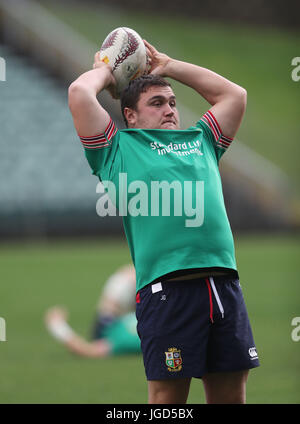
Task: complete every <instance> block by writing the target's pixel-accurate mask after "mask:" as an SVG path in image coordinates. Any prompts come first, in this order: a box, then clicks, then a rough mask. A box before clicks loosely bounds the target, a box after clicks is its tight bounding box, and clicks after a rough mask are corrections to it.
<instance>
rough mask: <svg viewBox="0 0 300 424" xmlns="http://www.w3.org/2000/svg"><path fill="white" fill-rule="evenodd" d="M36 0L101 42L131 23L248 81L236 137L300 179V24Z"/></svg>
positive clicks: (196, 103)
mask: <svg viewBox="0 0 300 424" xmlns="http://www.w3.org/2000/svg"><path fill="white" fill-rule="evenodd" d="M40 2H41V3H42V4H44V5H47V7H48V8H49V10H51V11H52V12H53V13H55V14H56V15H57V16H58V17H59V18H61V19H62V20H64V21H65V22H67V23H68V24H69V25H71V26H72V27H73V28H75V29H76V30H77V31H78V32H80V33H82V34H83V35H84V36H85V37H87V38H88V39H89V40H91V41H93V42H94V43H96V44H97V45H98V46H99V47H100V45H101V43H102V41H103V39H104V38H105V36H106V35H107V34H108V33H109V32H110V31H111V30H112V29H114V28H116V27H118V26H128V27H132V28H134V29H135V30H137V31H138V32H139V33H140V34H141V35H142V37H143V38H146V39H148V41H150V42H151V43H152V44H154V45H155V46H157V48H158V49H159V50H161V51H164V52H166V53H168V54H169V55H171V56H172V57H175V58H177V59H181V60H185V61H189V62H192V63H196V64H198V65H201V66H204V67H207V68H209V69H212V70H214V71H215V72H217V73H219V74H221V75H223V76H225V77H226V78H229V79H231V80H232V81H234V82H236V83H237V84H240V85H242V86H243V87H245V88H246V89H247V91H248V107H247V112H246V115H245V118H244V121H243V123H242V126H241V128H240V130H239V133H238V135H237V138H238V139H240V140H242V141H243V143H245V144H246V145H248V146H250V147H252V148H253V149H254V150H256V151H257V152H259V153H261V154H262V155H263V156H265V157H267V158H269V159H270V160H272V161H273V162H274V163H275V164H277V165H278V166H279V167H280V168H281V169H282V170H283V171H285V172H286V174H287V175H288V176H290V177H291V178H292V179H294V180H297V181H298V182H299V183H300V181H299V171H298V156H299V152H300V149H299V119H298V118H299V117H298V114H299V112H298V111H299V101H300V82H298V83H297V82H294V81H292V79H291V72H292V69H293V67H292V66H291V60H292V58H293V57H296V56H299V45H300V33H299V32H294V33H291V32H288V31H286V30H283V29H281V30H279V29H274V28H264V27H250V26H247V25H244V24H243V22H241V24H240V25H233V24H229V25H228V24H227V25H226V24H222V23H209V22H206V21H204V20H201V19H199V18H197V19H196V18H195V19H194V20H193V19H190V18H189V19H187V18H180V19H179V18H172V17H166V16H165V17H161V16H159V14H158V13H157V14H149V13H148V14H147V15H146V14H142V13H138V12H132V11H130V12H129V11H128V10H127V11H126V10H125V9H124V10H119V9H116V8H107V7H103V6H96V5H95V7H93V8H91V7H89V6H86V5H84V4H83V3H81V5H77V6H76V7H75V6H74V7H72V8H68V7H66V6H64V5H61V4H59V3H55V2H49V1H48V0H47V1H45V0H43V1H40ZM258 13H259V11H258ZM92 60H93V58H91V61H92ZM174 88H175V91H176V93H177V95H178V98H179V100H181V102H182V103H184V104H185V105H186V106H188V107H189V108H191V109H192V110H193V111H194V112H195V113H196V114H197V115H199V116H200V115H201V114H202V113H203V112H205V111H206V110H207V108H208V104H207V103H206V102H205V101H204V100H200V99H199V96H198V95H197V94H195V93H193V92H191V90H187V89H186V88H185V87H182V86H180V85H179V84H176V83H175V84H174Z"/></svg>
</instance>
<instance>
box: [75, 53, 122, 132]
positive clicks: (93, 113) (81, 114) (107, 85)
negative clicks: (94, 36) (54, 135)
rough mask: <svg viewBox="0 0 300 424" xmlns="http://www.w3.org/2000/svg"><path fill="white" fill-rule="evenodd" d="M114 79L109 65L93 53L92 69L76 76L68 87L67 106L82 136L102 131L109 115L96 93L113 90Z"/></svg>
mask: <svg viewBox="0 0 300 424" xmlns="http://www.w3.org/2000/svg"><path fill="white" fill-rule="evenodd" d="M114 85H115V79H114V77H113V75H112V70H111V68H110V66H109V65H107V64H105V63H104V62H102V61H100V59H99V52H97V53H96V54H95V62H94V65H93V69H92V70H90V71H88V72H85V73H84V74H82V75H81V76H80V77H79V78H77V79H76V80H75V81H74V82H73V83H72V84H71V85H70V87H69V107H70V110H71V113H72V116H73V121H74V125H75V128H76V131H77V133H78V134H79V135H82V136H86V137H88V136H93V135H95V134H101V133H104V131H105V129H106V128H107V126H108V124H109V122H110V116H109V114H108V113H107V112H106V110H105V109H104V108H103V107H102V106H101V105H100V103H99V102H98V99H97V94H98V93H100V92H101V91H102V90H104V89H109V90H113V87H114Z"/></svg>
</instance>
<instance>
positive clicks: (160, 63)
mask: <svg viewBox="0 0 300 424" xmlns="http://www.w3.org/2000/svg"><path fill="white" fill-rule="evenodd" d="M143 41H144V44H145V46H146V52H147V56H148V64H149V66H150V70H149V74H153V75H160V76H162V77H166V76H168V73H167V65H168V63H169V62H170V60H171V58H170V57H169V56H167V55H166V54H164V53H160V52H158V51H157V50H156V48H155V47H154V46H152V45H151V44H150V43H148V41H146V40H143Z"/></svg>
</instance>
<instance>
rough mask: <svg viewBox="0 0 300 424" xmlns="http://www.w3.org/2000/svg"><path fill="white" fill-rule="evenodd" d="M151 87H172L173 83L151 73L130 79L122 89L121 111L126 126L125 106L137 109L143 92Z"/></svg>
mask: <svg viewBox="0 0 300 424" xmlns="http://www.w3.org/2000/svg"><path fill="white" fill-rule="evenodd" d="M150 87H171V84H170V83H169V82H168V81H167V80H165V79H164V78H163V77H161V76H159V75H152V74H149V75H142V76H141V77H138V78H136V79H134V80H132V81H130V83H129V85H128V86H127V87H126V88H125V89H124V90H123V91H122V93H121V96H120V99H121V111H122V115H123V118H124V121H125V124H126V127H128V122H127V119H126V118H125V115H124V109H125V107H129V108H130V109H133V110H136V106H137V103H138V101H139V99H140V95H141V93H146V91H147V90H148V89H149V88H150Z"/></svg>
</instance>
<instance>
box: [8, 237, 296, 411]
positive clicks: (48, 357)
mask: <svg viewBox="0 0 300 424" xmlns="http://www.w3.org/2000/svg"><path fill="white" fill-rule="evenodd" d="M299 250H300V249H299V239H297V238H293V237H287V236H282V237H279V236H274V237H271V236H268V237H267V236H253V237H237V239H236V255H237V261H238V264H239V270H240V277H241V284H242V287H243V292H244V295H245V298H246V303H247V306H248V312H249V315H250V318H251V321H252V326H253V330H254V335H255V341H256V344H257V347H258V351H259V356H260V359H261V367H260V368H258V369H256V370H253V371H252V372H251V374H250V378H249V383H248V403H299V402H300V342H294V341H292V339H291V331H292V326H291V320H292V318H293V317H295V316H300V302H299V299H300V288H299V278H298V274H299V273H298V271H299V267H298V262H299V253H300V252H299ZM129 260H130V257H129V251H128V248H127V245H126V243H125V242H124V241H123V240H121V241H117V240H115V241H110V240H102V241H101V240H100V241H99V242H96V241H88V240H86V241H83V240H74V241H62V242H53V243H51V244H47V243H45V244H43V243H38V244H34V243H32V244H29V243H28V244H20V243H18V244H12V243H11V244H6V245H4V244H3V245H1V246H0V269H1V286H0V316H1V317H3V318H5V320H6V330H7V341H6V342H0V375H1V378H0V402H1V403H145V402H146V399H147V392H146V383H145V377H144V369H143V364H142V357H141V355H134V356H124V357H113V358H109V359H104V360H100V359H97V360H93V359H90V360H89V359H83V358H79V357H75V356H72V355H70V354H69V353H68V352H67V351H66V350H65V349H64V348H63V347H62V346H60V345H59V344H58V343H56V342H55V341H54V340H53V339H52V338H51V337H50V336H49V335H48V333H47V332H46V330H45V328H44V324H43V314H44V311H45V310H46V308H47V307H49V306H52V305H54V304H59V305H65V306H66V307H67V308H68V309H69V311H70V323H71V325H72V326H74V328H76V329H77V330H78V331H79V332H80V333H81V334H82V335H85V336H87V335H88V333H89V326H90V322H91V320H92V318H93V315H94V309H95V305H96V302H97V299H98V296H99V293H100V290H101V285H102V283H103V282H104V281H105V279H106V278H107V277H108V276H109V275H110V274H111V273H112V272H113V271H114V270H115V269H116V268H117V267H118V266H119V265H122V264H125V263H127V262H128V261H129ZM189 402H190V403H203V402H204V395H203V389H202V384H201V381H198V380H195V381H193V383H192V387H191V392H190V397H189Z"/></svg>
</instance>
